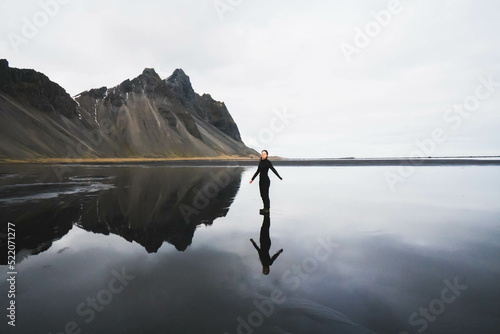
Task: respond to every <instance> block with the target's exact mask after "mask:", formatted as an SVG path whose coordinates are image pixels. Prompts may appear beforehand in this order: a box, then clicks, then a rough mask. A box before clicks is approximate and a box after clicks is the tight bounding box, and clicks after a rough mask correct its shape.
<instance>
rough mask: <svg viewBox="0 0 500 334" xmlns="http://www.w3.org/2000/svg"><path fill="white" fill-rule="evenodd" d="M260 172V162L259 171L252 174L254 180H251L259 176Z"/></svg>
mask: <svg viewBox="0 0 500 334" xmlns="http://www.w3.org/2000/svg"><path fill="white" fill-rule="evenodd" d="M259 173H260V164H259V167H258V168H257V171H256V172H255V174H254V175H253V176H252V180H251V181H250V183H252V181H253V180H254V179H255V178H256V177H257V175H259Z"/></svg>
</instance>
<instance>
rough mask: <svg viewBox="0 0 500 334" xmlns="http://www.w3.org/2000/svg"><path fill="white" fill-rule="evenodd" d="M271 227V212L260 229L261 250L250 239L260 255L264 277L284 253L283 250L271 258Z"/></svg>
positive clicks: (266, 214)
mask: <svg viewBox="0 0 500 334" xmlns="http://www.w3.org/2000/svg"><path fill="white" fill-rule="evenodd" d="M270 227H271V219H270V217H269V212H265V213H264V221H263V222H262V227H261V228H260V248H259V246H257V244H256V243H255V241H253V239H250V241H251V242H252V244H253V246H254V247H255V249H256V250H257V252H258V253H259V258H260V262H261V263H262V273H263V274H264V275H267V274H269V267H270V266H271V265H272V264H273V262H274V261H275V260H276V259H277V258H278V256H279V255H280V254H281V253H282V252H283V248H282V249H280V250H279V251H277V252H276V254H274V255H273V257H271V256H270V255H269V251H270V250H271V237H270V235H269V228H270Z"/></svg>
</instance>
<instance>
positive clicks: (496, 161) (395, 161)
mask: <svg viewBox="0 0 500 334" xmlns="http://www.w3.org/2000/svg"><path fill="white" fill-rule="evenodd" d="M270 160H271V161H272V162H273V164H274V165H276V166H398V165H411V166H453V165H500V156H478V157H436V158H331V159H324V158H322V159H290V158H282V157H270ZM258 161H259V158H258V157H254V158H251V157H248V158H245V157H238V156H224V157H218V158H214V157H203V158H202V157H197V158H84V159H67V158H39V159H0V165H14V164H23V165H26V164H41V165H50V164H57V165H61V164H63V165H66V164H67V165H81V164H85V165H87V164H89V165H110V164H111V165H141V164H148V165H156V166H193V167H197V166H200V167H202V166H228V167H229V166H231V167H233V166H255V165H256V164H257V163H258Z"/></svg>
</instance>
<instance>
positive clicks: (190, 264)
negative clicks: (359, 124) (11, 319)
mask: <svg viewBox="0 0 500 334" xmlns="http://www.w3.org/2000/svg"><path fill="white" fill-rule="evenodd" d="M277 169H278V171H279V172H280V174H281V176H282V177H283V179H284V180H283V181H279V180H278V179H277V178H274V176H271V190H270V195H271V212H270V214H269V216H265V215H260V214H259V209H260V208H261V207H262V202H261V199H260V197H259V189H258V184H257V182H255V183H253V184H251V185H250V184H248V181H249V179H250V177H251V176H252V175H253V173H254V171H255V168H254V167H230V168H224V167H162V166H151V165H150V166H148V165H139V166H77V167H75V166H73V167H72V168H71V170H70V171H68V170H67V171H65V172H64V173H63V175H62V179H60V178H59V177H58V173H59V175H61V173H60V170H58V169H56V170H54V168H52V167H50V166H45V167H41V166H38V167H27V166H2V167H1V170H0V172H1V173H2V174H0V212H1V220H2V225H1V226H2V233H6V231H4V229H5V228H4V226H6V225H7V222H12V223H15V225H16V251H17V255H16V257H17V261H18V264H17V272H18V274H17V291H16V305H17V310H16V311H17V314H16V315H17V318H16V328H15V332H16V333H35V332H36V333H51V332H52V333H59V332H63V333H64V332H68V333H69V332H72V331H74V332H77V330H81V331H82V333H222V334H223V333H231V334H232V333H251V332H253V333H401V332H408V333H418V332H425V333H497V332H498V328H500V306H499V304H498V300H500V285H499V284H498V282H499V281H500V260H499V259H500V167H498V166H447V167H444V166H441V167H440V166H425V167H418V168H417V169H416V171H415V172H414V173H413V175H411V176H410V177H408V178H406V179H405V181H404V182H402V183H400V184H398V185H397V187H396V189H395V190H394V191H393V190H391V188H390V187H389V185H388V184H387V183H386V180H385V178H384V172H385V171H386V170H387V167H383V166H380V167H336V168H332V167H284V166H277ZM250 239H253V242H251V241H250ZM2 249H3V250H5V249H6V247H5V239H4V236H2ZM281 249H282V250H283V251H282V252H280V250H281ZM276 254H278V256H275V255H276ZM5 255H6V251H3V254H2V266H1V272H0V278H1V282H0V293H2V294H6V293H7V290H8V285H7V282H6V278H7V274H6V273H7V271H8V270H7V266H6V265H5V264H6V257H5ZM271 260H272V261H271ZM270 261H271V262H270ZM264 267H267V268H268V269H267V270H264ZM265 271H269V272H268V273H267V274H264V272H265ZM6 302H7V300H6V298H2V305H1V308H2V309H3V310H5V309H6V307H7V304H6ZM3 317H4V318H5V315H4V316H3ZM0 326H1V332H2V333H4V332H14V331H12V328H10V326H8V325H7V321H6V320H5V319H4V320H3V321H2V323H1V324H0Z"/></svg>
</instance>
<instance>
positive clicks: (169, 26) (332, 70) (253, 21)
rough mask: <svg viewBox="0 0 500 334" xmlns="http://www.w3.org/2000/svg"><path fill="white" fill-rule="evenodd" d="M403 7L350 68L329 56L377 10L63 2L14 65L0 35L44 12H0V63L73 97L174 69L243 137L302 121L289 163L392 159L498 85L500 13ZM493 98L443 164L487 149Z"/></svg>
mask: <svg viewBox="0 0 500 334" xmlns="http://www.w3.org/2000/svg"><path fill="white" fill-rule="evenodd" d="M45 1H58V0H45ZM400 3H401V6H402V11H401V12H400V13H399V14H397V15H392V16H391V19H390V23H389V24H387V26H385V27H381V29H380V32H379V33H378V34H376V36H374V37H373V38H372V40H371V42H370V44H369V45H368V46H367V47H365V48H362V49H360V52H359V54H355V56H354V57H353V59H352V61H351V62H348V61H347V60H346V58H345V57H344V54H343V53H342V51H341V49H340V45H341V44H342V43H351V44H353V43H354V38H355V36H356V33H357V31H358V30H357V29H359V30H361V31H364V29H365V28H366V27H367V24H368V23H369V22H372V21H374V20H375V19H374V15H375V14H374V13H379V14H378V15H380V13H381V12H383V11H384V10H388V2H387V1H367V0H365V1H362V0H359V1H347V0H343V1H335V2H321V3H313V4H311V3H309V4H306V3H303V2H290V1H288V2H287V1H284V0H281V1H273V2H272V3H269V2H266V1H260V0H259V1H241V2H233V3H232V4H233V5H231V6H232V7H231V10H227V11H225V12H224V14H223V16H222V19H221V16H220V15H219V14H220V13H218V12H217V10H216V9H215V8H214V2H212V1H202V0H189V1H183V2H179V1H164V2H161V3H159V2H155V1H144V2H140V3H137V2H133V1H107V2H104V3H103V2H98V1H95V0H92V1H82V0H73V1H71V2H69V3H68V4H65V5H61V6H60V8H59V11H58V14H57V15H55V16H54V17H51V18H50V21H49V22H48V23H47V24H46V25H45V26H44V27H43V28H41V29H40V31H39V33H38V34H37V35H36V36H35V37H34V38H32V39H30V40H29V42H28V43H27V44H26V45H21V46H20V48H19V49H20V51H19V52H18V53H16V52H14V50H13V49H12V47H11V45H10V43H9V41H8V39H7V38H6V36H7V33H8V32H19V31H20V29H21V27H22V24H23V21H22V20H23V18H24V17H26V18H28V19H30V18H31V17H32V16H33V15H34V14H36V13H37V12H38V11H40V10H41V9H40V3H39V2H38V1H36V0H30V1H23V2H22V3H11V4H9V10H7V11H5V12H3V13H2V14H1V19H2V20H1V23H0V28H1V29H2V31H4V32H6V33H4V38H3V39H2V40H1V42H0V52H1V53H2V57H5V58H7V59H8V60H9V61H10V63H11V66H16V67H29V68H35V69H37V70H39V71H41V72H44V73H45V74H47V75H48V76H49V77H50V78H51V79H52V80H54V81H56V82H58V83H59V84H61V85H62V86H63V87H65V88H66V89H67V90H68V91H69V93H71V94H72V95H74V94H77V93H79V92H81V91H83V90H87V89H90V88H94V87H100V86H103V85H106V86H114V85H117V84H119V83H120V82H121V81H123V80H125V79H127V78H133V77H135V76H137V75H138V74H140V73H141V72H142V70H143V69H144V68H145V67H153V68H155V69H156V70H157V72H158V73H159V74H160V76H162V77H167V76H169V75H170V74H171V73H172V72H173V70H174V69H175V68H183V69H184V71H185V72H186V73H187V74H188V75H189V76H190V77H191V82H192V84H193V87H194V89H195V90H196V91H197V92H199V93H210V94H211V95H212V96H213V97H214V98H215V99H218V100H221V101H224V102H225V103H226V105H227V106H228V108H229V111H230V112H231V114H232V115H233V118H234V119H235V121H236V122H237V124H238V125H239V127H240V131H241V132H242V135H243V137H252V136H254V137H255V136H256V134H258V133H259V131H260V130H261V129H262V127H263V126H266V124H267V123H266V122H267V121H268V119H269V117H270V116H269V115H270V114H272V110H273V109H274V108H283V107H286V108H288V109H289V110H293V111H294V113H295V114H297V116H298V118H299V119H300V120H301V122H302V123H298V124H300V125H301V126H298V125H293V126H291V127H290V130H287V131H292V130H293V133H286V138H287V140H290V143H292V142H293V143H295V144H296V145H293V146H292V145H291V144H290V145H289V147H287V145H286V143H284V142H283V143H282V144H280V147H282V148H283V150H284V151H285V152H291V153H290V155H293V156H297V157H300V156H310V155H315V154H317V156H322V154H326V153H324V152H329V153H328V154H333V155H336V153H337V149H338V147H339V144H342V142H341V143H339V142H337V141H336V140H338V138H339V137H335V136H341V137H342V138H350V139H349V140H348V141H346V142H345V143H346V144H345V145H346V146H345V147H348V148H349V149H352V150H353V155H354V153H356V155H361V156H363V155H364V156H372V154H373V152H377V154H381V155H386V156H391V155H397V154H398V153H399V152H400V151H401V147H405V146H406V145H408V143H407V142H405V141H401V140H402V138H408V137H411V136H414V137H415V136H419V135H422V134H424V133H427V132H429V131H432V129H433V128H435V127H437V126H440V123H441V122H442V119H441V118H442V117H441V114H442V113H443V112H444V111H445V110H446V108H450V106H451V105H453V103H457V102H460V101H461V100H462V99H463V98H464V97H466V96H467V95H468V94H471V92H473V89H474V87H475V85H477V80H478V78H479V77H480V76H488V75H490V74H494V76H495V77H496V78H498V80H500V48H499V47H498V45H500V44H499V43H498V42H499V37H498V34H497V31H498V28H500V23H499V21H498V20H497V18H496V16H495V14H496V13H498V12H499V10H500V3H497V2H494V1H482V2H480V3H477V2H473V1H472V0H461V1H453V2H430V1H411V0H401V2H400ZM498 93H500V92H496V93H495V95H494V96H493V97H492V98H491V99H489V100H488V101H486V102H485V104H484V106H482V107H481V109H480V110H478V113H477V114H480V113H482V116H480V117H479V116H478V117H477V120H476V121H474V122H467V124H464V130H463V131H466V130H465V126H466V125H467V126H468V127H470V130H469V131H471V133H469V136H468V137H467V138H468V140H469V144H467V145H461V144H460V146H459V144H458V143H457V144H456V145H454V144H452V143H451V142H450V144H448V145H447V146H446V148H447V150H449V152H454V153H456V152H462V153H463V154H474V153H475V152H476V151H477V152H479V151H494V150H495V144H494V140H496V139H497V135H496V133H497V131H495V130H494V129H492V128H491V126H488V124H490V123H491V122H492V120H493V118H494V117H495V116H494V113H493V112H491V111H485V112H484V113H483V108H484V110H487V109H488V110H489V109H491V108H494V107H495V106H498V102H499V100H498V97H497V96H499V95H500V94H498ZM495 122H496V121H493V123H494V124H496V123H495ZM485 131H487V132H485ZM332 133H333V134H335V136H334V137H332V138H335V139H332V140H326V139H322V140H324V141H323V143H324V144H323V145H324V146H328V147H327V148H321V149H319V148H318V145H316V146H314V147H312V148H311V146H310V145H307V143H303V144H302V145H300V143H301V141H302V140H306V139H304V138H307V136H306V135H305V134H315V135H317V138H318V143H319V140H320V138H326V137H328V138H330V137H329V135H330V134H332ZM280 135H282V136H284V137H285V133H282V134H280ZM374 136H375V137H376V138H382V137H384V138H385V139H384V140H387V141H389V142H388V143H384V144H380V143H378V142H377V141H374V140H373V138H374ZM278 137H279V136H278ZM391 138H392V139H391ZM277 140H278V138H277ZM391 140H393V142H392V143H391V142H390V141H391ZM257 149H259V148H257ZM295 150H296V151H295ZM315 150H316V151H315ZM344 151H346V150H342V153H343V152H344ZM339 152H340V151H339ZM292 153H293V154H292ZM346 153H347V152H346ZM277 154H278V153H277ZM287 154H288V153H287ZM339 154H340V153H339ZM443 154H447V151H443ZM497 154H500V152H497ZM282 155H283V154H282Z"/></svg>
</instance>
